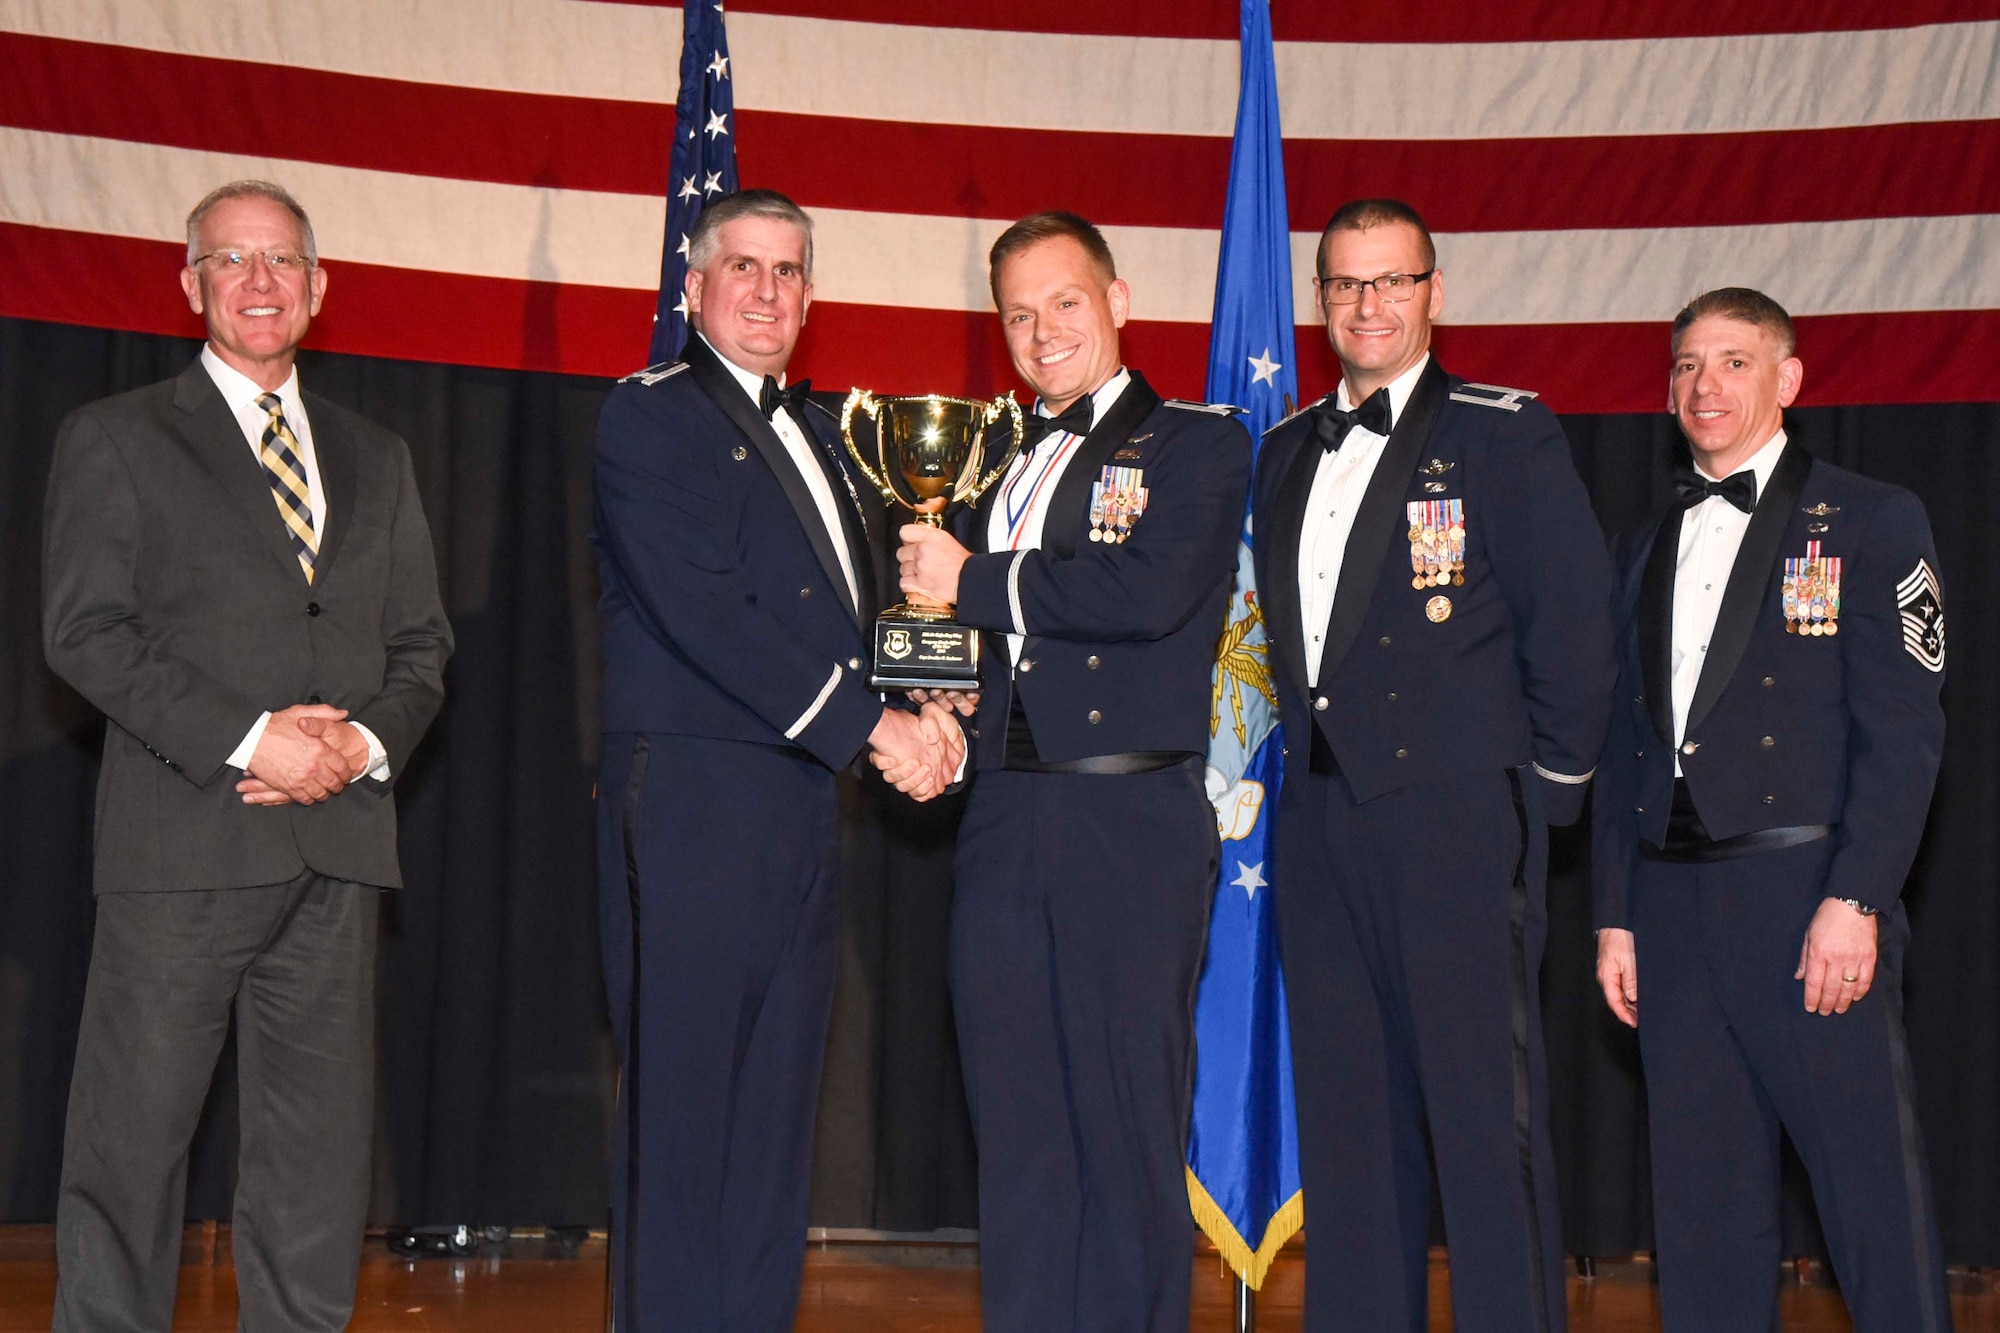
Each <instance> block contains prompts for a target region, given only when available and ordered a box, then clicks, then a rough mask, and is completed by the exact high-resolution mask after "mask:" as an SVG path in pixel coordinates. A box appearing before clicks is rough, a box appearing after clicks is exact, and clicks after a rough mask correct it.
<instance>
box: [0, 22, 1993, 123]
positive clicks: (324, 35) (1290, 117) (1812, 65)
mask: <svg viewBox="0 0 2000 1333" xmlns="http://www.w3.org/2000/svg"><path fill="white" fill-rule="evenodd" d="M1142 23H1143V19H1139V18H1135V20H1134V25H1135V26H1139V25H1140V24H1142ZM680 29H681V15H680V11H679V9H678V8H677V7H670V6H655V5H630V4H600V3H586V2H585V0H504V2H502V0H429V2H428V3H424V4H412V3H409V0H286V2H285V3H277V2H276V0H0V30H11V31H15V32H24V33H35V34H39V35H42V36H48V37H62V38H68V39H71V40H76V41H90V42H103V43H110V44H114V45H121V46H131V47H139V48H143V49H146V50H153V51H164V52H173V53H178V54H182V55H193V56H208V57H214V58H218V59H226V60H243V61H255V62H261V63H267V64H274V65H288V66H295V67H298V68H305V69H320V70H329V71H333V72H337V73H347V74H360V75H370V76H374V77H379V78H390V79H403V80H408V81H412V82H420V83H438V84H449V85H456V86H460V87H471V88H488V89H496V90H501V91H510V92H527V93H554V94H562V95H566V96H572V97H592V98H606V99H611V100H618V101H639V102H653V103H660V104H666V103H671V102H672V101H673V100H674V95H675V91H676V83H677V79H678V75H677V72H676V71H677V64H678V56H679V51H680ZM556 33H559V34H561V40H547V35H548V34H556ZM729 41H730V48H731V51H732V52H733V55H734V59H733V61H732V64H731V70H732V74H733V76H734V77H736V78H738V79H739V80H740V82H739V85H738V87H737V89H736V104H737V106H738V107H740V108H742V109H745V110H760V111H784V112H791V113H796V114H805V115H819V116H844V117H855V118H860V119H876V120H900V121H914V122H930V123H936V124H957V125H985V126H1001V127H1037V128H1051V127H1060V128H1063V129H1068V130H1099V131H1115V132H1123V133H1134V134H1191V135H1203V136H1213V137H1226V136H1228V135H1229V134H1230V132H1231V127H1232V124H1233V116H1234V111H1235V104H1236V81H1237V65H1236V61H1237V57H1236V43H1235V42H1234V41H1218V40H1210V39H1193V38H1159V37H1138V36H1083V35H1076V34H1069V33H1037V32H1007V31H996V30H989V29H972V28H934V27H921V26H916V25H905V24H884V23H855V22H848V21H844V20H833V19H813V18H798V17H792V16H784V15H772V14H755V13H732V14H731V15H730V16H729ZM1277 69H1278V83H1279V99H1280V106H1281V109H1282V113H1283V115H1284V121H1285V134H1286V135H1287V136H1288V137H1291V138H1295V139H1296V138H1332V139H1452V138H1466V137H1474V138H1482V139H1493V138H1502V139H1505V138H1537V137H1561V136H1577V135H1630V134H1691V133H1713V132H1719V131H1749V130H1797V129H1825V128H1832V127H1837V126H1851V125H1887V124H1904V123H1918V122H1930V121H1948V120H1978V119H1991V118H1995V117H2000V22H1996V21H1983V22H1969V23H1949V24H1934V25H1930V26H1926V27H1917V28H1890V29H1874V30H1863V31H1853V32H1808V33H1768V34H1757V35H1750V36H1728V37H1673V38H1646V39H1631V40H1616V41H1567V42H1468V43H1409V44H1394V43H1387V44H1367V45H1356V44H1347V43H1335V42H1279V43H1278V44H1277ZM857 70H865V71H867V72H868V77H866V78H856V77H855V74H854V72H855V71H857ZM1856 71H1865V72H1866V77H1856ZM1413 87H1421V88H1423V89H1425V95H1424V96H1422V97H1411V96H1409V95H1408V90H1409V89H1411V88H1413Z"/></svg>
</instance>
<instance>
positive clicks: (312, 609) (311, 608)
mask: <svg viewBox="0 0 2000 1333" xmlns="http://www.w3.org/2000/svg"><path fill="white" fill-rule="evenodd" d="M306 614H307V615H309V616H316V615H318V614H319V603H318V602H307V603H306Z"/></svg>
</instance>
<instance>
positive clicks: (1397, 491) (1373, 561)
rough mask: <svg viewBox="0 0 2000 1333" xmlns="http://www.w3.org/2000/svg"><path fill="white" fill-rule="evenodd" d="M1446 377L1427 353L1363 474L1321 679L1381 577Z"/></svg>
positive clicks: (1332, 668) (1357, 626) (1335, 667)
mask: <svg viewBox="0 0 2000 1333" xmlns="http://www.w3.org/2000/svg"><path fill="white" fill-rule="evenodd" d="M1446 383H1447V381H1446V379H1445V374H1444V371H1443V370H1442V369H1441V368H1440V367H1439V366H1438V363H1437V358H1436V357H1435V356H1433V357H1432V358H1431V360H1430V364H1429V365H1427V366H1425V367H1424V373H1423V374H1422V375H1419V376H1418V377H1417V387H1416V389H1415V390H1414V391H1413V392H1412V393H1411V394H1410V401H1409V402H1408V403H1406V404H1405V405H1404V407H1403V419H1402V420H1401V421H1398V422H1397V423H1396V425H1395V427H1394V428H1393V429H1392V430H1391V431H1390V432H1389V442H1388V443H1387V444H1385V445H1383V446H1382V458H1381V461H1379V462H1378V463H1376V465H1375V475H1374V476H1372V477H1370V478H1369V479H1368V490H1367V492H1366V493H1365V494H1364V495H1363V496H1362V497H1361V508H1360V510H1359V511H1358V512H1357V513H1356V514H1355V516H1354V528H1353V530H1352V531H1350V532H1349V533H1348V534H1347V550H1346V552H1345V553H1344V554H1343V555H1342V556H1341V558H1340V583H1339V585H1338V586H1337V587H1335V589H1334V592H1333V614H1332V615H1330V616H1328V617H1327V625H1326V649H1325V652H1324V654H1323V656H1322V657H1321V658H1320V664H1319V678H1320V680H1322V681H1329V680H1332V679H1333V677H1334V673H1335V672H1337V671H1339V670H1340V664H1341V662H1342V660H1343V659H1345V658H1346V656H1347V650H1348V649H1349V648H1351V647H1353V646H1354V636H1355V635H1356V634H1359V633H1360V632H1361V622H1362V620H1363V619H1364V618H1365V617H1366V616H1367V614H1368V604H1369V603H1370V602H1372V601H1373V600H1374V598H1375V589H1376V585H1378V584H1379V583H1380V582H1381V581H1382V562H1383V561H1384V560H1387V559H1388V558H1389V549H1390V547H1391V546H1392V545H1394V544H1395V541H1396V537H1397V534H1398V533H1400V532H1401V531H1402V529H1403V528H1404V527H1405V526H1406V524H1407V523H1408V521H1409V520H1408V517H1407V515H1406V514H1405V512H1404V509H1403V503H1404V497H1405V496H1407V495H1408V494H1409V490H1410V478H1411V477H1413V476H1415V475H1416V471H1417V459H1418V458H1419V457H1421V456H1422V454H1423V452H1424V445H1425V444H1426V443H1427V442H1428V441H1429V440H1430V436H1431V427H1432V425H1434V424H1435V423H1436V421H1437V417H1438V411H1439V409H1441V408H1442V407H1443V406H1444V397H1445V386H1446Z"/></svg>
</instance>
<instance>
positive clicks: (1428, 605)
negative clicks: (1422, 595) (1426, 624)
mask: <svg viewBox="0 0 2000 1333" xmlns="http://www.w3.org/2000/svg"><path fill="white" fill-rule="evenodd" d="M1424 614H1425V615H1427V616H1429V617H1430V618H1431V623H1432V624H1433V625H1442V624H1444V622H1445V621H1447V620H1450V619H1451V598H1449V597H1433V598H1431V599H1430V600H1429V601H1428V602H1425V603H1424Z"/></svg>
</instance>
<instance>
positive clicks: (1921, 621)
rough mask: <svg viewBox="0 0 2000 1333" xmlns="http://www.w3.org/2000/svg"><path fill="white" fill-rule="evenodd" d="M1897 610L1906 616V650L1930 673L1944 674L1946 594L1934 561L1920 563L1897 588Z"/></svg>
mask: <svg viewBox="0 0 2000 1333" xmlns="http://www.w3.org/2000/svg"><path fill="white" fill-rule="evenodd" d="M1896 609H1897V610H1898V611H1899V612H1901V613H1902V616H1903V647H1904V648H1905V649H1906V650H1908V652H1909V654H1910V656H1912V657H1914V658H1916V659H1917V661H1918V662H1920V663H1922V664H1923V666H1924V669H1925V670H1927V671H1943V670H1944V590H1943V589H1942V588H1940V587H1938V580H1937V574H1936V572H1935V571H1933V570H1932V569H1931V565H1930V561H1928V560H1925V559H1922V558H1921V557H1919V558H1918V560H1917V567H1916V568H1915V569H1913V570H1911V571H1910V573H1909V577H1907V578H1905V579H1904V580H1903V581H1902V582H1901V583H1899V584H1897V585H1896Z"/></svg>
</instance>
